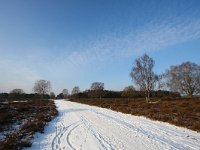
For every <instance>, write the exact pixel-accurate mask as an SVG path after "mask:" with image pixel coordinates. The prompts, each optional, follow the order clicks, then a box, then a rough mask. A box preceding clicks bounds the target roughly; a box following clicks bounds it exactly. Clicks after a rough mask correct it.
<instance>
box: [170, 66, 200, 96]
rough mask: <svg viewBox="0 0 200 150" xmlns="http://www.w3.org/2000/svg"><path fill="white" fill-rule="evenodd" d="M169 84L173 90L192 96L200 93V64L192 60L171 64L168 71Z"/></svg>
mask: <svg viewBox="0 0 200 150" xmlns="http://www.w3.org/2000/svg"><path fill="white" fill-rule="evenodd" d="M166 77H167V84H168V86H169V87H170V89H171V90H172V91H176V92H180V93H181V94H186V95H188V96H190V97H191V96H192V95H193V94H199V93H200V66H199V65H197V64H195V63H192V62H184V63H182V64H181V65H177V66H171V67H170V69H169V70H167V72H166Z"/></svg>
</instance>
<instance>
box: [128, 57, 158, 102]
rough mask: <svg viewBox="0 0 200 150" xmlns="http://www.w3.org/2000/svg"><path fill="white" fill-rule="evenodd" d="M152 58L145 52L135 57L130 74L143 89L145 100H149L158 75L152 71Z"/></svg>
mask: <svg viewBox="0 0 200 150" xmlns="http://www.w3.org/2000/svg"><path fill="white" fill-rule="evenodd" d="M154 64H155V62H154V60H153V58H151V57H149V56H148V55H147V54H144V55H143V56H141V57H139V58H137V59H136V60H135V63H134V66H133V68H132V70H131V73H130V76H131V78H132V80H133V81H134V82H135V84H136V85H138V86H139V87H140V90H142V91H145V95H146V101H147V102H149V96H150V92H151V91H152V90H154V88H155V85H156V81H157V80H158V76H157V75H156V74H155V73H154V72H153V67H154Z"/></svg>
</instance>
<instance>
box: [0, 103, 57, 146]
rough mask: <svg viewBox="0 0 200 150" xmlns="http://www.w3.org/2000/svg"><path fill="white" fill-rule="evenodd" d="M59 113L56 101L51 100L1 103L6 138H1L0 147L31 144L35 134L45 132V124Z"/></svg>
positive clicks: (0, 116) (0, 119)
mask: <svg viewBox="0 0 200 150" xmlns="http://www.w3.org/2000/svg"><path fill="white" fill-rule="evenodd" d="M57 113H58V112H57V110H56V106H55V104H54V102H53V101H50V100H30V101H27V102H9V103H7V104H6V103H4V104H3V103H0V124H1V126H0V133H5V138H3V139H1V140H0V149H9V150H15V149H22V148H23V147H29V146H31V139H32V136H33V134H34V133H35V132H43V131H44V126H45V125H46V124H47V122H49V121H51V119H52V118H53V117H54V116H56V115H57ZM16 124H17V126H18V128H16ZM7 131H9V132H7Z"/></svg>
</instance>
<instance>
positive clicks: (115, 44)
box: [65, 20, 200, 68]
mask: <svg viewBox="0 0 200 150" xmlns="http://www.w3.org/2000/svg"><path fill="white" fill-rule="evenodd" d="M198 38H200V20H192V21H191V20H185V21H182V22H181V21H172V20H166V21H165V22H162V23H159V24H158V23H157V24H156V23H154V22H149V24H148V25H147V26H145V27H142V28H141V29H139V30H136V31H135V30H134V29H130V31H129V32H127V34H124V35H121V36H119V35H116V34H115V33H111V34H110V35H106V36H104V37H103V38H101V39H98V40H96V41H92V42H90V43H88V47H83V49H82V50H79V51H73V52H72V53H71V54H69V55H67V56H66V58H65V59H66V60H68V61H69V62H71V65H75V66H76V67H79V68H81V67H83V66H84V65H86V64H87V65H86V66H88V65H93V64H96V62H98V63H97V64H101V62H102V63H108V62H109V61H112V60H116V59H123V58H127V57H132V56H134V55H138V54H141V53H144V52H148V51H155V50H162V49H164V48H166V47H168V46H172V45H175V44H179V43H182V42H186V41H189V40H192V39H198Z"/></svg>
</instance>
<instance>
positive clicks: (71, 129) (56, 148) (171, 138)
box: [28, 100, 200, 150]
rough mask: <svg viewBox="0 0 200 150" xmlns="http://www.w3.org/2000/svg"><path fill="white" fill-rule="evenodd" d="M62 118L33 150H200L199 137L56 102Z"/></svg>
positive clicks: (38, 136)
mask: <svg viewBox="0 0 200 150" xmlns="http://www.w3.org/2000/svg"><path fill="white" fill-rule="evenodd" d="M55 103H56V105H57V107H58V111H59V116H58V117H57V118H55V119H54V120H53V121H51V122H50V123H49V125H48V126H47V127H46V128H45V133H44V134H40V133H37V134H35V136H34V139H33V145H32V147H30V148H28V149H34V150H40V149H41V150H51V149H52V150H71V149H72V150H78V149H84V150H96V149H103V150H104V149H119V150H123V149H125V150H128V149H136V150H140V149H141V150H145V149H148V150H151V149H152V150H155V149H159V150H161V149H184V150H189V149H195V150H200V133H197V132H194V131H191V130H188V129H185V128H180V127H176V126H173V125H170V124H168V123H163V122H159V121H152V120H149V119H146V118H144V117H137V116H132V115H127V114H122V113H119V112H114V111H112V110H108V109H103V108H98V107H95V106H88V105H83V104H78V103H73V102H69V101H64V100H57V101H55Z"/></svg>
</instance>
